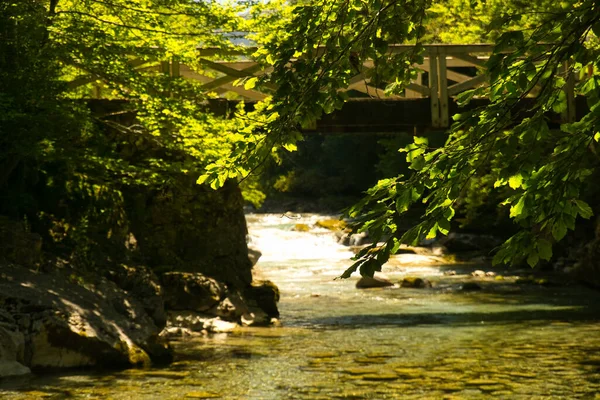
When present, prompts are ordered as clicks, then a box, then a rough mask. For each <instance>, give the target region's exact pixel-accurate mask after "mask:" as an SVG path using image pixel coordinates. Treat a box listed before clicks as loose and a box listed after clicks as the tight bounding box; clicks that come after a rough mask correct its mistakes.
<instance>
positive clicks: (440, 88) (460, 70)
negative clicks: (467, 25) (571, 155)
mask: <svg viewBox="0 0 600 400" xmlns="http://www.w3.org/2000/svg"><path fill="white" fill-rule="evenodd" d="M412 48H413V46H411V45H395V46H391V47H390V49H389V51H390V52H392V53H400V52H406V51H409V50H411V49H412ZM249 50H250V51H249V52H253V50H255V49H249ZM492 50H493V45H491V44H471V45H446V44H438V45H426V46H425V57H424V61H423V63H422V64H417V65H415V66H416V67H417V68H418V70H419V71H420V72H419V73H418V74H417V77H416V79H415V80H414V81H413V82H411V83H410V84H409V85H408V86H407V87H406V90H405V91H404V93H403V94H402V95H392V96H388V95H386V94H385V92H384V90H383V88H381V87H377V86H375V85H374V84H373V83H372V82H371V80H370V79H369V78H368V76H369V74H368V71H369V70H370V69H372V68H373V67H374V65H373V62H372V61H369V60H367V61H366V62H364V63H363V65H362V67H361V70H360V71H359V72H358V73H357V74H356V75H355V76H354V77H353V78H352V79H351V80H350V84H349V86H348V88H347V89H346V91H347V92H348V94H349V100H348V101H347V103H346V104H345V105H344V107H343V109H342V110H340V111H336V112H334V113H332V114H329V115H325V116H324V117H323V118H321V120H320V121H318V122H317V126H316V127H314V128H315V129H317V130H319V131H339V132H341V131H348V132H351V131H370V132H373V131H375V132H386V131H398V130H406V129H407V128H408V129H410V128H412V127H422V128H434V129H440V128H445V127H448V125H449V124H450V116H451V115H453V114H454V113H456V112H457V111H458V107H457V105H456V103H455V101H454V98H455V97H456V96H457V95H458V94H460V93H461V92H464V91H466V90H469V89H472V88H476V87H479V86H482V85H487V84H488V74H487V69H486V62H487V60H488V58H489V56H490V55H491V53H492ZM199 52H200V58H199V64H200V65H201V69H200V68H198V69H193V68H191V67H189V66H187V65H184V64H180V63H178V62H177V61H176V60H171V61H165V62H161V63H154V64H151V63H143V62H140V61H137V62H136V61H132V64H133V65H135V66H136V68H140V69H144V70H146V71H148V70H155V71H157V72H159V73H164V74H168V75H170V76H173V77H184V78H187V79H194V80H197V81H199V82H201V83H202V85H201V88H202V89H203V90H206V91H209V92H215V93H216V94H217V95H218V98H216V99H215V100H214V101H211V108H212V109H213V110H215V111H216V112H217V113H226V112H227V110H228V109H232V108H233V107H234V104H232V103H236V102H238V101H239V100H244V101H246V102H248V103H250V104H251V103H253V102H256V101H260V100H263V99H265V98H266V97H267V96H269V95H270V93H272V92H273V91H274V90H275V89H276V87H274V86H273V85H267V86H266V87H261V89H260V90H259V89H257V88H248V89H246V88H244V85H243V84H237V85H236V81H240V80H242V81H243V80H245V79H250V78H253V77H260V76H261V75H263V74H265V73H268V72H269V69H266V70H265V69H264V68H263V67H262V66H261V65H259V64H258V63H257V62H255V61H253V60H251V59H249V58H248V57H245V56H243V55H242V54H241V53H239V54H235V53H228V54H225V55H223V54H221V53H219V50H216V49H199ZM225 56H226V57H227V58H228V59H232V58H233V59H234V61H219V60H218V59H219V57H221V58H225ZM136 63H137V64H136ZM563 70H564V71H565V72H566V71H568V66H567V65H564V66H563ZM97 79H98V78H97V77H94V76H91V75H88V76H82V77H80V78H78V79H76V80H74V81H73V82H71V83H70V85H71V87H77V86H80V85H83V84H89V83H94V85H95V87H94V91H93V92H94V97H96V98H102V97H103V96H102V89H101V86H100V85H98V84H97V82H98V80H97ZM574 86H575V78H574V74H573V73H569V74H568V76H567V77H566V85H565V91H566V94H567V110H566V111H565V112H564V113H563V115H561V116H560V119H561V121H562V122H566V121H574V120H575V119H576V101H575V100H576V99H575V95H574ZM533 92H535V91H533ZM232 99H233V100H232ZM236 99H237V100H236ZM532 100H533V99H532ZM486 101H487V100H486V99H476V100H475V101H474V103H475V104H482V103H485V102H486Z"/></svg>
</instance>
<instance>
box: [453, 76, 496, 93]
mask: <svg viewBox="0 0 600 400" xmlns="http://www.w3.org/2000/svg"><path fill="white" fill-rule="evenodd" d="M487 79H488V76H487V75H485V74H482V75H477V76H476V77H475V78H471V79H469V80H468V81H463V82H460V83H457V84H455V85H452V86H449V87H448V96H454V95H455V94H458V93H460V92H464V91H465V90H467V89H471V88H474V87H476V86H479V85H481V84H483V83H485V82H486V81H487Z"/></svg>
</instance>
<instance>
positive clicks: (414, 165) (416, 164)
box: [410, 156, 425, 171]
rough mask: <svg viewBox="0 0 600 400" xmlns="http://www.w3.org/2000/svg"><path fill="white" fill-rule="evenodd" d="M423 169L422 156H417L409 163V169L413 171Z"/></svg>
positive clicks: (423, 160) (423, 159) (423, 161)
mask: <svg viewBox="0 0 600 400" xmlns="http://www.w3.org/2000/svg"><path fill="white" fill-rule="evenodd" d="M424 167H425V157H423V156H418V157H415V158H413V160H412V162H411V163H410V168H411V169H414V170H415V171H420V170H422V169H423V168H424Z"/></svg>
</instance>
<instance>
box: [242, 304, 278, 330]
mask: <svg viewBox="0 0 600 400" xmlns="http://www.w3.org/2000/svg"><path fill="white" fill-rule="evenodd" d="M271 320H275V321H278V320H277V318H270V317H269V316H268V315H267V313H266V312H264V311H263V310H261V309H260V308H252V312H250V311H249V312H247V313H246V314H244V315H242V318H241V322H242V325H244V326H269V325H271Z"/></svg>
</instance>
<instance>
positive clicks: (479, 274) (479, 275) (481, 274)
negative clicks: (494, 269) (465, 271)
mask: <svg viewBox="0 0 600 400" xmlns="http://www.w3.org/2000/svg"><path fill="white" fill-rule="evenodd" d="M471 276H474V277H477V278H482V277H484V276H485V271H482V270H480V269H477V270H475V271H473V272H471Z"/></svg>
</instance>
